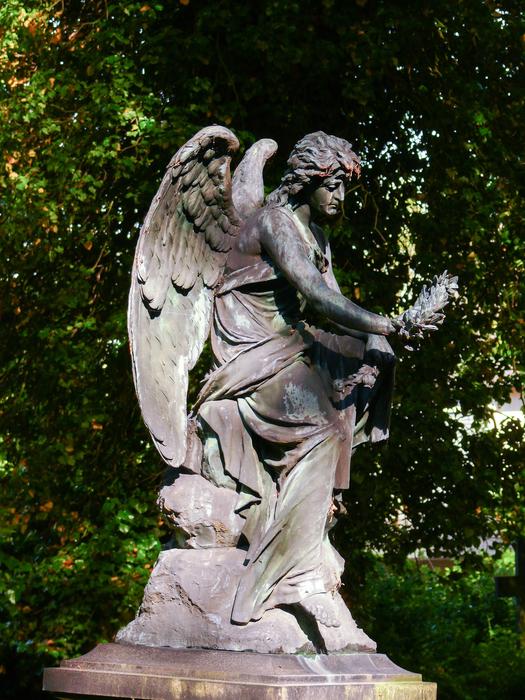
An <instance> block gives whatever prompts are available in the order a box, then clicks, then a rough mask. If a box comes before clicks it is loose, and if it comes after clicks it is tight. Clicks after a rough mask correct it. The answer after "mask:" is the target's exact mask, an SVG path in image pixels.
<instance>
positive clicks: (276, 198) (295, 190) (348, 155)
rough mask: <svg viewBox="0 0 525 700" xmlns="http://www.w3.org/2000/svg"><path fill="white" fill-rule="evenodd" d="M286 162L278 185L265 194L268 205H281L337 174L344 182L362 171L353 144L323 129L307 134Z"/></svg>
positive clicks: (296, 145)
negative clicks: (285, 167)
mask: <svg viewBox="0 0 525 700" xmlns="http://www.w3.org/2000/svg"><path fill="white" fill-rule="evenodd" d="M287 165H288V168H287V170H286V172H285V174H284V176H283V179H282V180H281V183H280V185H279V187H278V188H277V189H276V190H274V191H273V192H272V193H271V194H269V195H268V197H267V200H266V203H267V204H270V205H274V206H283V205H284V204H287V203H288V201H289V200H290V198H292V197H294V198H295V197H297V195H298V194H299V193H300V192H301V191H302V190H305V189H310V188H315V187H317V186H319V185H320V183H321V182H322V180H323V179H324V178H327V177H331V176H332V175H335V174H336V173H341V175H342V177H343V178H344V179H346V180H347V181H350V179H351V177H352V175H353V174H355V175H356V176H357V177H359V175H360V174H361V161H360V160H359V157H358V156H357V155H356V154H355V153H354V152H353V151H352V144H351V143H348V141H345V140H344V139H340V138H338V137H337V136H330V135H329V134H325V133H324V131H315V132H314V133H312V134H307V135H306V136H304V137H303V138H302V139H301V140H300V141H299V142H298V143H296V144H295V146H294V148H293V150H292V152H291V153H290V157H289V158H288V162H287Z"/></svg>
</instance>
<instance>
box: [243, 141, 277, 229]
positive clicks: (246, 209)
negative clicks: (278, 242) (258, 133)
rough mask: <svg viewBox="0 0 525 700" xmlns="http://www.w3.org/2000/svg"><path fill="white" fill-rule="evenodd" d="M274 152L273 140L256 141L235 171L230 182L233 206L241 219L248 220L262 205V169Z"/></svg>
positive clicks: (275, 144)
mask: <svg viewBox="0 0 525 700" xmlns="http://www.w3.org/2000/svg"><path fill="white" fill-rule="evenodd" d="M276 150H277V143H276V142H275V141H274V140H273V139H261V140H260V141H256V142H255V143H254V144H253V146H251V147H250V148H249V149H248V150H247V151H246V153H245V154H244V158H243V159H242V160H241V162H240V163H239V165H238V166H237V168H236V169H235V173H234V175H233V181H232V196H233V204H234V206H235V209H236V210H237V212H238V213H239V214H240V216H242V218H243V219H245V218H248V216H250V214H252V213H253V212H254V211H256V210H257V209H259V208H260V207H262V205H263V203H264V181H263V169H264V166H265V163H266V161H267V160H268V159H269V158H271V157H272V156H273V154H274V153H275V151H276Z"/></svg>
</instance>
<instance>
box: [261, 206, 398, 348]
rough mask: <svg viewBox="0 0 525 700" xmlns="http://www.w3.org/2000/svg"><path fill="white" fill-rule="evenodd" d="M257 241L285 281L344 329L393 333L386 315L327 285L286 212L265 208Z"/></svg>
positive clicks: (317, 309) (383, 333)
mask: <svg viewBox="0 0 525 700" xmlns="http://www.w3.org/2000/svg"><path fill="white" fill-rule="evenodd" d="M260 241H261V244H262V247H263V248H264V250H265V251H266V252H267V253H268V254H269V255H270V257H271V258H272V259H273V261H274V262H275V263H276V265H277V266H278V267H279V268H280V269H281V271H282V272H283V274H284V275H285V277H286V278H287V279H288V281H289V282H290V283H291V284H292V285H293V286H294V287H295V288H296V289H297V290H298V291H299V292H300V293H301V294H302V296H303V297H304V298H305V299H306V301H307V302H308V303H309V304H310V305H311V306H312V307H313V308H314V309H315V310H316V311H317V312H318V313H320V314H322V315H323V316H324V317H325V318H327V319H329V320H330V321H333V322H334V323H337V324H339V325H340V326H342V327H343V328H344V330H345V331H346V332H351V331H352V330H357V331H363V332H365V333H378V334H380V335H389V334H390V333H393V332H394V330H395V327H394V324H393V323H392V322H391V321H390V320H389V319H388V318H385V317H384V316H379V315H378V314H374V313H372V312H370V311H366V310H365V309H362V308H361V307H360V306H358V305H357V304H354V303H353V302H352V301H350V300H349V299H347V298H346V297H345V296H343V294H341V292H340V291H338V290H336V289H332V288H330V287H329V286H328V284H327V283H326V281H325V280H324V279H323V276H322V274H321V273H320V272H319V270H318V269H317V267H316V266H315V265H314V264H313V263H312V261H311V260H310V259H309V257H308V254H307V250H306V248H305V243H304V241H303V240H302V238H301V237H300V235H299V232H298V230H297V226H296V224H295V222H294V221H293V219H292V217H290V216H289V215H288V214H287V213H286V212H284V211H282V210H280V209H272V210H270V211H268V213H267V215H266V216H265V217H264V219H263V221H262V227H261V231H260Z"/></svg>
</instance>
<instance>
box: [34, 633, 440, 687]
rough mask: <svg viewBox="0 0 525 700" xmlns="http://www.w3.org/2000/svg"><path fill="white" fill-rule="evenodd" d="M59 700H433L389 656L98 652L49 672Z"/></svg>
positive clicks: (110, 647) (119, 648) (107, 647)
mask: <svg viewBox="0 0 525 700" xmlns="http://www.w3.org/2000/svg"><path fill="white" fill-rule="evenodd" d="M44 690H47V691H50V692H53V693H55V694H56V695H58V696H59V697H62V698H65V697H72V698H79V697H93V696H94V697H97V696H98V697H106V698H136V699H137V700H194V699H195V700H196V699H197V698H199V699H200V700H203V699H209V700H213V699H214V698H221V700H252V699H253V700H314V698H315V700H343V698H344V699H345V700H380V699H381V700H435V698H436V684H435V683H423V682H422V680H421V676H420V675H419V674H416V673H410V672H409V671H405V670H403V669H402V668H400V667H399V666H396V665H395V664H394V663H392V662H391V661H390V659H388V657H386V656H385V655H384V654H330V655H312V656H300V655H291V654H282V655H274V654H255V653H251V652H232V651H218V650H204V649H154V648H151V647H141V646H129V645H124V644H101V645H99V646H98V647H96V648H95V649H93V651H90V652H89V653H88V654H85V655H84V656H81V657H80V658H78V659H73V660H71V661H64V662H63V663H62V665H61V666H60V668H47V669H46V670H45V672H44Z"/></svg>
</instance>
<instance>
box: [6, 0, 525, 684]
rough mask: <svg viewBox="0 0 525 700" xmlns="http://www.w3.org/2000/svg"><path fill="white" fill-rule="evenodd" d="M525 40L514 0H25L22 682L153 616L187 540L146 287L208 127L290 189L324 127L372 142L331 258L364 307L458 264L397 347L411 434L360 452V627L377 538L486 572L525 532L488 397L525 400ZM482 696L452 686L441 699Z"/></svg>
mask: <svg viewBox="0 0 525 700" xmlns="http://www.w3.org/2000/svg"><path fill="white" fill-rule="evenodd" d="M524 32H525V27H524V17H523V9H522V4H521V3H520V2H517V1H516V2H515V1H513V0H504V1H503V2H492V1H486V2H483V1H482V0H458V1H457V2H451V1H450V0H449V1H444V0H435V1H434V0H433V1H432V2H431V1H430V0H423V1H418V2H415V1H412V0H403V1H401V0H393V1H389V2H387V1H386V0H384V1H383V0H355V2H352V1H347V0H302V1H301V2H298V1H297V2H294V1H293V0H291V1H285V0H273V1H272V0H253V1H251V2H247V3H234V2H226V1H224V0H214V1H209V0H179V1H177V0H164V1H163V2H162V3H158V2H153V1H150V2H146V1H144V2H131V1H130V0H116V1H115V2H111V1H109V0H108V1H105V0H89V1H88V0H64V1H63V2H52V1H51V0H49V1H47V0H5V2H4V3H2V6H1V7H0V161H1V163H0V185H1V190H0V227H1V234H2V235H1V239H0V246H1V253H2V262H3V264H2V266H1V267H0V290H1V293H0V316H1V321H2V337H1V342H0V358H1V360H0V372H1V380H2V381H1V394H0V426H1V436H2V437H1V438H0V440H1V442H0V478H1V479H2V495H1V499H0V518H1V519H0V528H1V545H0V565H1V574H0V577H1V578H0V581H1V583H0V587H1V592H2V594H3V595H2V597H1V600H0V638H1V640H2V648H3V650H4V651H3V652H2V654H3V655H2V660H1V662H0V663H1V664H2V665H1V667H0V671H1V673H0V679H2V678H3V679H4V680H5V684H4V685H5V688H6V691H5V692H6V693H11V694H12V695H13V697H21V693H23V692H24V693H30V692H32V691H31V689H32V688H33V689H34V688H37V687H38V673H39V669H40V667H41V666H42V665H43V664H44V663H48V664H50V663H54V662H56V661H57V660H58V659H60V658H62V657H64V656H67V655H73V654H78V653H79V652H82V651H86V650H87V649H89V648H90V647H91V646H92V645H93V644H94V643H95V642H96V641H99V640H103V639H110V638H111V635H112V634H113V633H114V632H115V631H116V629H117V628H118V627H119V625H121V624H122V623H123V622H125V621H127V620H128V619H130V617H131V616H132V614H133V612H134V609H135V607H136V606H137V604H138V601H139V600H140V594H141V591H142V587H143V585H144V584H145V582H146V580H147V576H148V570H149V569H150V568H151V566H152V563H153V562H154V559H155V556H156V553H157V551H158V547H159V545H158V539H159V537H161V536H162V534H163V533H164V532H165V527H164V525H163V524H162V522H161V521H159V520H158V514H157V511H156V508H155V505H154V501H155V489H156V486H157V484H158V482H159V479H160V476H161V474H162V471H163V469H162V464H161V462H160V459H159V458H158V456H157V455H156V453H155V452H154V450H153V448H152V447H151V446H150V444H149V441H148V438H147V435H146V432H145V429H144V428H143V426H142V424H141V420H140V415H139V411H138V408H137V403H136V399H135V396H134V391H133V387H132V381H131V374H130V361H129V353H128V349H127V341H126V330H125V309H126V295H127V289H128V284H129V270H130V267H131V260H132V256H133V249H134V245H135V241H136V238H137V233H138V228H139V226H140V223H141V220H142V218H143V217H144V214H145V212H146V211H147V208H148V205H149V202H150V201H151V198H152V196H153V194H154V193H155V189H156V187H157V183H158V182H159V181H160V178H161V175H162V172H163V170H164V168H165V166H166V164H167V162H168V160H169V159H170V157H171V155H172V154H173V152H174V151H175V150H176V149H177V148H178V147H179V146H180V145H181V144H182V143H184V141H185V140H186V139H188V138H189V137H190V136H191V135H192V134H193V133H194V132H195V131H196V130H197V129H199V128H201V127H202V126H205V125H207V124H210V123H221V124H225V125H228V126H231V128H232V129H234V130H235V132H236V133H237V135H238V136H239V137H240V140H241V143H242V144H243V147H246V146H248V145H250V144H251V143H252V142H253V141H254V140H255V139H257V138H261V137H272V138H274V139H276V140H277V142H278V143H279V146H280V148H279V153H278V155H277V157H276V159H275V162H274V163H273V164H272V165H271V166H270V167H269V170H268V174H267V183H268V185H270V186H271V185H274V184H275V183H276V182H277V180H278V178H279V176H280V173H281V172H282V168H283V164H284V161H285V159H286V156H287V154H288V152H289V150H290V148H291V146H292V145H293V144H294V142H295V141H297V140H298V139H299V138H300V137H301V136H303V135H304V134H305V133H307V132H309V131H313V130H317V129H319V128H322V129H323V130H325V131H328V132H331V133H334V134H337V135H338V136H342V137H344V138H346V139H348V140H350V141H351V142H352V143H353V144H354V147H355V149H356V150H357V152H358V153H359V154H360V155H361V157H362V159H363V176H362V178H361V180H360V182H359V183H356V187H355V188H354V190H353V191H352V192H350V193H349V195H348V198H347V207H346V213H347V218H346V220H345V221H344V223H343V225H341V226H340V227H339V228H338V229H337V230H336V231H335V232H334V233H333V249H334V257H335V260H336V264H337V266H338V268H337V269H338V276H339V279H340V283H341V285H342V288H343V290H344V291H345V293H346V294H347V295H348V296H349V297H350V298H352V299H354V300H356V301H357V302H358V303H361V304H363V305H364V306H365V307H366V308H369V309H371V310H374V311H377V312H382V313H394V312H399V311H400V310H401V309H402V308H404V307H406V306H407V305H408V304H409V302H410V301H411V300H412V299H413V298H414V295H415V294H417V292H418V291H419V287H420V286H421V283H422V282H424V281H427V280H428V279H429V278H431V277H432V275H433V274H435V273H439V272H441V271H442V270H443V269H445V268H446V269H448V270H449V271H450V272H452V273H454V274H458V275H459V277H460V285H461V290H462V296H461V299H460V300H459V301H458V302H456V303H455V304H454V306H453V307H451V308H450V311H449V313H448V315H447V321H446V323H445V325H444V327H443V328H442V329H441V330H440V332H439V333H436V334H435V336H433V337H432V338H430V339H428V340H426V341H425V342H424V343H423V344H422V347H421V350H420V351H415V352H414V353H412V354H410V353H407V352H405V351H403V349H402V347H399V348H398V349H399V351H400V358H401V359H400V362H399V366H398V375H397V376H398V379H397V386H396V397H395V406H394V412H393V422H392V436H391V439H390V441H389V444H388V446H387V447H386V448H384V449H383V450H382V451H381V453H378V452H377V450H375V451H374V450H368V449H364V450H363V451H362V454H361V455H359V457H358V458H357V459H356V460H355V466H354V472H353V478H352V488H351V490H350V491H349V493H348V494H347V496H346V500H347V507H348V509H349V517H348V518H346V519H345V520H344V521H343V522H341V523H340V524H339V528H338V530H337V532H336V538H337V540H338V546H339V548H340V549H341V550H342V552H343V553H344V555H345V556H346V558H347V560H348V566H347V573H346V583H347V589H348V596H349V598H350V599H351V600H352V602H353V603H354V605H355V607H356V609H358V610H360V611H361V613H360V614H361V615H362V618H363V620H366V619H369V620H370V619H371V616H373V615H372V612H371V611H372V610H373V606H374V604H375V603H374V602H373V601H374V600H375V598H374V595H375V593H374V590H375V589H372V588H370V586H372V583H370V581H378V580H380V579H381V576H379V575H377V574H374V573H371V572H374V571H376V569H375V568H374V567H375V566H376V565H375V564H373V563H372V560H371V559H370V557H369V556H368V554H367V552H370V551H371V550H375V551H381V552H383V553H384V557H385V559H386V561H387V563H388V564H389V565H391V566H400V565H401V564H402V562H403V561H404V560H405V558H406V556H407V554H409V553H410V552H413V551H414V550H416V549H419V548H426V550H427V552H428V553H429V554H430V555H434V556H437V555H448V556H453V557H455V558H456V559H458V560H459V559H461V560H462V561H463V563H464V566H466V567H467V569H468V567H469V566H471V567H472V566H476V561H475V559H476V558H475V556H474V555H473V548H474V547H476V546H477V545H478V544H479V542H480V540H483V539H486V538H489V537H497V538H498V539H499V540H501V541H502V543H503V544H505V543H508V542H510V541H511V540H512V539H514V538H515V537H516V536H518V535H519V534H525V533H524V530H525V510H524V508H523V489H524V480H523V470H524V466H523V465H524V459H523V458H524V443H523V430H522V428H521V427H520V426H519V424H517V423H515V422H511V421H507V422H505V423H504V424H503V426H500V427H499V428H498V427H497V426H496V424H495V423H494V422H493V420H492V409H491V407H490V406H491V402H493V401H495V402H498V403H500V404H501V403H504V402H505V401H506V400H507V399H508V396H509V394H510V391H511V388H512V386H514V387H516V388H517V389H518V390H519V391H521V388H522V384H521V383H522V377H523V370H524V366H523V358H524V331H523V324H524V320H523V291H524V282H523V279H524V276H523V268H524V265H525V241H524V240H523V220H522V216H523V215H522V210H521V208H520V203H521V202H520V198H521V197H522V195H523V168H522V166H523V163H522V161H520V159H521V158H522V156H523V139H522V138H521V136H522V128H523V127H522V125H523V122H524V117H525V115H524V91H523V83H522V82H520V81H519V79H518V71H519V69H520V67H521V62H522V52H523V43H524V36H525V35H524ZM196 383H197V378H195V379H194V382H193V389H195V386H196ZM465 419H466V420H465ZM401 514H402V516H403V517H400V515H401ZM477 566H478V567H479V566H481V564H479V562H478V564H477ZM389 576H390V574H388V575H387V574H384V579H385V581H388V580H390V579H389ZM392 576H394V574H392ZM410 576H412V574H410ZM410 576H409V577H408V578H406V577H405V578H402V581H403V582H404V583H403V586H402V588H403V591H406V590H409V591H414V594H413V597H412V599H411V600H412V603H410V601H408V602H407V606H406V614H407V615H409V614H412V613H413V614H416V615H417V614H418V613H417V610H416V609H417V600H418V595H420V597H421V596H423V597H424V596H425V595H426V594H425V593H424V591H427V588H426V587H425V585H426V584H424V581H423V582H420V583H419V584H418V583H417V582H415V579H414V577H413V576H412V578H410ZM367 577H368V578H367ZM381 580H382V579H381ZM396 580H398V579H396ZM399 580H401V579H399ZM469 580H470V579H469ZM377 585H379V584H377ZM385 585H386V584H385ZM418 585H419V588H418ZM436 585H437V584H436ZM439 585H440V586H442V587H443V590H445V591H447V590H449V591H452V589H451V588H450V585H449V582H448V579H446V580H445V579H443V580H441V579H440V582H439ZM447 586H448V588H447ZM472 586H474V587H475V584H474V583H472ZM431 588H432V586H431ZM483 590H485V594H486V596H488V597H489V598H490V595H492V594H491V593H489V592H488V589H487V588H486V586H485V588H484V589H483ZM418 591H419V593H418ZM383 592H384V594H385V596H386V599H387V600H388V596H387V595H386V592H385V591H383ZM396 595H397V594H396ZM403 595H406V593H405V592H404V593H403ZM429 595H430V594H429ZM450 595H451V596H452V598H454V595H456V593H454V594H453V593H452V592H451V593H450ZM458 595H459V594H458ZM394 597H395V596H394ZM489 598H487V597H486V598H485V599H484V600H488V599H489ZM425 600H427V603H428V605H431V606H433V602H432V600H433V599H432V598H431V597H430V598H429V597H428V596H427V598H425ZM414 601H415V602H414ZM434 602H435V601H434ZM486 604H487V605H489V603H486ZM490 604H492V603H490ZM367 606H368V607H367ZM411 606H412V607H411ZM456 612H457V611H456ZM456 612H454V611H450V613H447V614H449V615H450V616H452V615H456ZM389 614H390V616H391V617H390V620H391V623H392V625H393V628H392V632H389V629H390V627H389V625H390V622H388V621H387V619H386V618H387V617H388V615H389ZM385 616H386V617H385ZM382 619H383V620H385V622H384V626H383V630H384V631H383V632H382V631H381V627H380V625H374V626H373V629H372V630H371V631H373V632H374V634H375V635H376V637H377V639H378V640H381V643H382V645H383V646H382V649H381V650H383V651H386V652H388V653H391V654H392V655H393V657H394V659H395V660H399V661H403V662H405V663H406V664H409V663H410V655H409V654H408V651H407V652H406V654H405V652H404V651H403V654H405V655H404V656H403V655H401V656H400V658H399V659H396V650H401V645H400V644H399V640H398V639H397V638H396V634H399V629H398V630H397V632H396V629H395V624H394V623H396V624H397V622H399V618H396V613H395V606H389V607H388V610H387V611H385V610H383V612H382ZM461 619H465V620H466V618H463V617H461ZM438 623H439V620H438ZM438 623H436V624H438ZM371 624H372V623H371ZM498 624H501V625H502V626H503V627H502V629H503V628H504V627H505V624H507V627H508V620H507V623H505V620H504V619H503V618H501V620H500V622H499V623H498ZM468 625H470V626H471V628H473V625H474V622H473V620H472V619H470V620H469V621H468V623H467V621H465V629H466V627H467V626H468ZM505 629H506V628H505ZM485 631H486V630H485ZM479 633H480V634H482V632H479ZM509 634H510V635H511V636H512V633H511V632H509ZM430 636H431V635H430ZM482 636H483V635H482ZM489 637H490V635H489ZM489 637H483V639H485V640H486V639H489ZM498 639H499V638H498ZM405 640H408V641H407V643H409V642H411V640H412V641H414V644H416V643H418V642H416V641H415V640H413V638H412V636H411V635H409V634H408V633H406V635H405ZM487 643H488V642H487ZM438 647H439V648H442V646H441V647H440V645H436V650H435V652H434V653H435V654H437V655H438V656H439V653H440V652H439V649H438ZM404 648H405V647H403V649H404ZM409 648H410V647H407V649H409ZM429 653H430V652H429ZM488 653H489V652H487V654H488ZM438 656H435V657H434V659H437V658H438ZM412 658H413V659H414V660H415V661H416V660H417V662H418V663H419V662H420V661H421V659H420V658H419V657H412ZM429 658H430V657H429ZM443 658H445V657H443ZM415 661H414V663H415ZM421 663H422V665H423V667H424V668H428V669H433V668H434V669H435V668H437V665H436V664H437V661H436V662H435V663H434V666H432V664H430V663H427V662H425V661H424V660H423V661H421ZM425 664H426V665H425ZM454 668H455V667H454ZM458 668H459V667H458ZM438 675H439V674H438ZM17 677H18V680H17V681H15V680H14V679H15V678H17ZM487 682H488V681H487ZM35 692H36V691H35ZM461 692H463V691H462V690H461V689H460V690H457V688H456V689H454V687H452V686H450V684H448V685H447V683H445V684H444V694H443V696H442V697H451V698H452V697H454V698H456V697H457V698H459V697H462V698H464V697H466V695H464V694H463V695H461ZM458 693H459V694H458ZM486 697H489V695H488V694H487V695H486ZM491 697H492V696H491ZM494 697H496V696H494ZM501 697H505V696H504V695H502V696H501ZM509 697H510V696H509Z"/></svg>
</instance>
